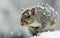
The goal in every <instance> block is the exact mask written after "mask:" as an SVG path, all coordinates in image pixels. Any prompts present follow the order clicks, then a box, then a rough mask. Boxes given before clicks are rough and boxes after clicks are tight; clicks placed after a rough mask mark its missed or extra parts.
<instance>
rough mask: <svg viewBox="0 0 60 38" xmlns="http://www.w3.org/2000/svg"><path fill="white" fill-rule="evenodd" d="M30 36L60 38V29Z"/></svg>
mask: <svg viewBox="0 0 60 38" xmlns="http://www.w3.org/2000/svg"><path fill="white" fill-rule="evenodd" d="M31 38H60V31H54V32H43V33H41V34H40V35H39V36H34V37H31Z"/></svg>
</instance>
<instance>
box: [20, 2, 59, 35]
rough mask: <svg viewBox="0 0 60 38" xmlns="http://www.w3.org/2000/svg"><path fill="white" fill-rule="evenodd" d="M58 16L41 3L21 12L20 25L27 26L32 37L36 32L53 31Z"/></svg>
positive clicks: (49, 7) (50, 8)
mask: <svg viewBox="0 0 60 38" xmlns="http://www.w3.org/2000/svg"><path fill="white" fill-rule="evenodd" d="M57 17H58V14H57V12H56V11H55V10H54V8H52V7H51V6H49V5H48V4H44V3H41V4H39V5H37V6H34V7H30V8H26V9H25V10H22V15H21V21H20V22H21V25H22V26H28V29H29V31H30V33H31V34H32V35H33V36H34V35H37V33H38V32H40V33H41V32H44V31H54V29H55V24H56V22H57Z"/></svg>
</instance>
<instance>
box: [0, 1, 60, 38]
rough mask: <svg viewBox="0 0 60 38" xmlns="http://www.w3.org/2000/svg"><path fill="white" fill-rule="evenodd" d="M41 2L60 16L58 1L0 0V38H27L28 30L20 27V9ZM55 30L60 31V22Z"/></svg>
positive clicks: (59, 2)
mask: <svg viewBox="0 0 60 38" xmlns="http://www.w3.org/2000/svg"><path fill="white" fill-rule="evenodd" d="M41 2H44V3H48V4H49V5H50V6H52V7H53V8H54V9H55V10H56V11H57V12H58V14H59V15H60V13H59V12H60V5H59V4H60V0H0V38H28V37H29V36H30V34H29V32H28V29H27V28H24V29H23V28H22V27H21V26H20V15H21V9H22V8H27V7H31V6H34V5H37V4H38V3H41ZM59 19H60V17H59ZM55 29H56V30H60V20H59V22H58V23H57V26H56V28H55ZM26 30H27V31H26ZM27 35H28V36H27Z"/></svg>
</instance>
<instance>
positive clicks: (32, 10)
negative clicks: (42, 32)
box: [31, 7, 35, 15]
mask: <svg viewBox="0 0 60 38" xmlns="http://www.w3.org/2000/svg"><path fill="white" fill-rule="evenodd" d="M31 12H32V14H33V15H35V8H34V7H33V8H32V9H31Z"/></svg>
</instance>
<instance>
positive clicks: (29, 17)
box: [21, 8, 35, 26]
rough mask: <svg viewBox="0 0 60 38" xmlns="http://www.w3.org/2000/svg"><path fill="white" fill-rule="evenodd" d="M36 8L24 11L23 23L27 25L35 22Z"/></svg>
mask: <svg viewBox="0 0 60 38" xmlns="http://www.w3.org/2000/svg"><path fill="white" fill-rule="evenodd" d="M34 15H35V8H31V9H26V10H25V11H23V13H22V17H21V25H22V26H25V25H28V24H31V23H33V22H34Z"/></svg>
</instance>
